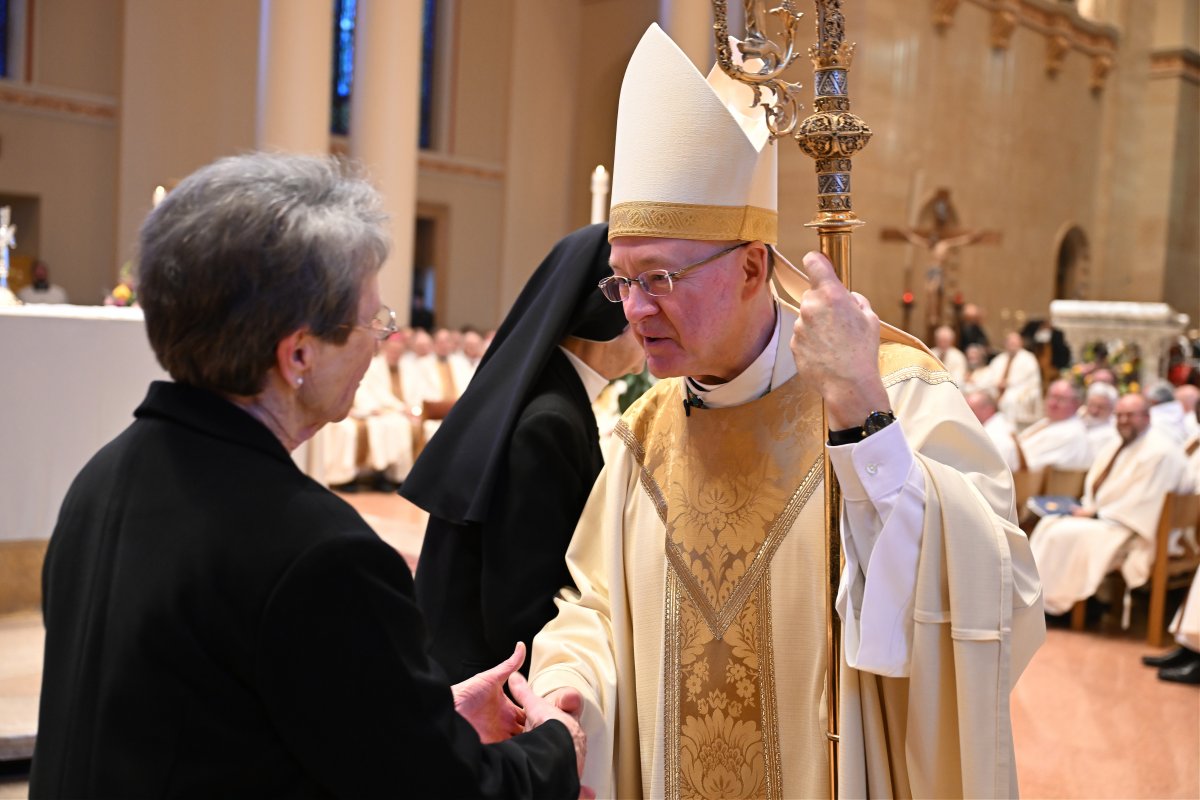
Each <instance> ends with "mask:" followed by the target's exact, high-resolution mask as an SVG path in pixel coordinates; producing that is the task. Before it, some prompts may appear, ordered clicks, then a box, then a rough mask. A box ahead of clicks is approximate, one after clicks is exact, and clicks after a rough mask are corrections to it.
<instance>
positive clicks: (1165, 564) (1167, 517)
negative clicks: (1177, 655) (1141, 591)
mask: <svg viewBox="0 0 1200 800" xmlns="http://www.w3.org/2000/svg"><path fill="white" fill-rule="evenodd" d="M1188 528H1192V529H1195V530H1196V531H1197V532H1198V533H1200V494H1177V493H1175V492H1169V493H1168V494H1167V496H1166V497H1164V498H1163V505H1162V511H1161V512H1159V515H1158V528H1157V530H1156V531H1155V534H1154V566H1153V568H1152V569H1151V572H1150V580H1149V582H1148V584H1147V585H1148V586H1149V589H1150V614H1149V619H1148V620H1147V622H1146V643H1147V644H1148V645H1150V646H1151V647H1162V643H1163V638H1164V637H1163V634H1164V632H1165V630H1166V622H1165V620H1164V619H1163V618H1164V617H1165V616H1166V604H1167V590H1168V589H1175V588H1179V587H1186V586H1188V585H1190V584H1191V582H1192V579H1193V578H1194V577H1195V574H1196V570H1197V568H1200V551H1197V550H1196V548H1195V547H1194V546H1193V545H1192V544H1191V542H1189V541H1188V540H1187V537H1186V536H1184V537H1180V544H1181V546H1182V547H1183V548H1184V552H1183V554H1182V555H1177V556H1172V555H1170V554H1169V553H1168V552H1167V546H1168V545H1169V544H1170V539H1171V531H1174V530H1186V529H1188ZM1117 574H1118V575H1119V574H1120V572H1119V571H1118V572H1117ZM1086 609H1087V601H1086V600H1080V601H1079V602H1077V603H1076V604H1075V607H1074V608H1073V609H1072V610H1071V630H1076V631H1081V630H1083V629H1084V627H1085V622H1086Z"/></svg>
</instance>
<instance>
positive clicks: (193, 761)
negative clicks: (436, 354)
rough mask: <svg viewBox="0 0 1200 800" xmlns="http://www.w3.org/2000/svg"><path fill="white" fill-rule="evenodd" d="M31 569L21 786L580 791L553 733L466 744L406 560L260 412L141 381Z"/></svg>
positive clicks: (506, 793)
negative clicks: (29, 696) (129, 412)
mask: <svg viewBox="0 0 1200 800" xmlns="http://www.w3.org/2000/svg"><path fill="white" fill-rule="evenodd" d="M135 416H136V418H137V419H136V421H135V422H134V423H133V425H131V426H130V427H129V428H128V429H127V430H126V431H125V432H123V433H122V434H121V435H120V436H118V437H117V438H116V439H115V440H114V441H113V442H111V443H109V444H108V445H107V446H105V447H104V448H103V449H102V450H101V451H100V452H99V453H98V454H97V455H96V456H95V457H94V458H93V459H92V460H91V462H89V464H88V465H87V466H86V467H84V469H83V471H82V472H81V473H80V474H79V476H78V477H77V478H76V479H75V482H74V484H73V485H72V487H71V490H70V492H69V493H68V495H67V498H66V500H65V501H64V503H63V507H62V511H61V513H60V516H59V520H58V525H57V527H56V528H55V531H54V535H53V537H52V538H51V540H50V545H49V550H48V552H47V555H46V564H45V570H44V576H43V591H44V601H43V602H44V612H45V622H46V658H45V670H44V674H43V681H42V696H41V711H40V719H39V731H38V739H37V744H36V749H35V752H34V758H33V767H32V775H31V783H30V793H31V795H32V796H33V797H142V796H152V795H153V796H196V797H232V796H246V797H316V796H343V797H373V796H382V795H390V796H397V795H401V796H405V795H406V796H410V797H433V796H449V797H467V796H470V797H484V796H487V797H549V796H562V797H567V796H572V797H573V796H575V795H576V794H577V792H578V780H577V778H576V774H575V761H574V751H573V748H572V745H571V740H570V736H569V735H568V734H567V731H566V729H565V728H564V727H563V726H562V725H561V724H559V723H557V722H551V723H548V724H546V725H544V726H542V727H540V728H538V729H537V730H535V731H533V732H532V733H529V734H525V735H523V736H520V737H517V738H515V739H512V740H509V741H508V742H504V743H502V744H498V745H487V746H485V745H482V744H480V742H479V739H478V737H477V736H476V735H475V732H474V731H473V729H472V728H471V727H470V725H469V724H468V723H467V722H466V721H465V720H463V719H462V718H461V717H459V716H458V715H457V714H456V713H455V712H454V709H453V702H452V698H451V693H450V690H449V687H448V684H447V681H446V679H445V676H444V675H443V674H442V673H441V672H440V670H438V669H437V668H436V667H435V666H434V665H433V664H432V663H431V662H430V661H429V660H428V658H427V656H426V655H425V653H424V651H423V648H422V646H421V643H422V641H423V637H424V635H425V632H424V625H423V623H422V620H421V615H420V613H419V611H418V609H417V607H416V604H415V603H414V601H413V596H412V576H411V573H410V572H409V570H408V567H407V565H406V564H405V562H404V560H403V559H402V558H401V557H400V556H399V555H398V554H397V553H396V552H395V551H394V550H392V549H391V548H390V547H389V546H388V545H386V544H385V543H384V542H382V541H381V540H380V539H379V538H378V537H377V536H376V535H375V534H374V532H372V531H371V529H370V528H369V527H368V526H367V524H366V523H365V522H363V520H362V518H361V517H359V516H358V514H357V513H355V511H354V510H353V509H352V508H350V506H348V505H347V504H345V503H344V502H343V501H341V500H340V499H338V498H337V497H336V496H334V495H333V494H331V493H330V492H328V491H326V490H325V489H323V488H322V487H321V486H319V485H318V484H316V483H315V482H313V481H312V480H310V479H309V478H307V477H306V476H304V475H303V474H302V473H301V472H300V471H299V470H298V469H297V468H296V466H295V464H294V463H293V462H292V460H291V458H290V457H289V455H288V453H287V452H286V450H285V449H284V448H283V446H282V445H281V444H280V443H279V442H278V440H276V439H275V437H274V436H273V435H272V434H271V433H270V432H269V431H268V430H267V429H266V428H265V427H264V426H263V425H261V424H260V423H259V422H258V421H256V420H255V419H254V418H253V417H251V416H250V415H249V414H247V413H245V412H244V411H242V410H241V409H238V408H237V407H235V406H234V405H232V404H231V403H229V402H227V401H225V400H224V399H222V398H219V397H217V396H216V395H213V394H210V393H208V392H204V391H200V390H197V389H192V388H188V387H184V386H180V385H176V384H171V383H155V384H153V385H152V386H151V388H150V392H149V394H148V395H147V397H146V400H145V402H144V403H143V404H142V405H141V407H139V408H138V410H137V412H136V414H135Z"/></svg>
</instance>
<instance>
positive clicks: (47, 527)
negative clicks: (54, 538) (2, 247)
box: [0, 305, 168, 540]
mask: <svg viewBox="0 0 1200 800" xmlns="http://www.w3.org/2000/svg"><path fill="white" fill-rule="evenodd" d="M167 377H168V376H167V374H166V372H164V371H163V369H162V367H160V366H159V365H158V361H156V360H155V358H154V352H153V351H152V350H151V349H150V343H149V342H148V341H147V340H146V325H145V321H144V318H143V316H142V311H141V309H139V308H117V307H111V306H109V307H105V306H71V305H38V306H32V305H31V306H15V307H7V308H0V540H15V539H47V538H49V536H50V533H51V532H52V531H53V530H54V522H55V520H56V519H57V517H58V509H59V506H60V505H61V504H62V501H63V497H65V496H66V493H67V489H68V488H69V487H70V485H71V481H72V480H73V479H74V478H75V475H76V474H77V473H78V472H79V470H80V469H82V468H83V465H84V464H86V463H87V461H88V459H90V458H91V457H92V455H94V454H95V452H96V451H97V450H99V449H100V448H101V447H102V446H103V445H104V444H105V443H107V442H108V441H109V440H110V439H112V438H113V437H114V436H116V435H117V434H118V433H120V432H121V431H122V430H124V429H125V428H126V427H127V426H128V425H129V423H131V422H132V421H133V410H134V409H135V408H137V406H138V404H139V403H140V402H141V401H142V399H143V398H144V397H145V396H146V388H147V386H148V385H149V384H150V382H151V381H154V380H164V379H167Z"/></svg>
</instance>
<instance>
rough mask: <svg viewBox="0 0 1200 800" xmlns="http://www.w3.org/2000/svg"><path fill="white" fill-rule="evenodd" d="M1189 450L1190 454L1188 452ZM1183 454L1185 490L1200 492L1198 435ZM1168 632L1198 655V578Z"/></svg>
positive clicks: (1199, 599)
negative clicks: (1186, 474) (1187, 477)
mask: <svg viewBox="0 0 1200 800" xmlns="http://www.w3.org/2000/svg"><path fill="white" fill-rule="evenodd" d="M1189 450H1190V451H1191V452H1188V451H1189ZM1184 453H1185V455H1186V457H1187V460H1188V472H1189V474H1190V476H1191V485H1190V486H1188V487H1186V488H1187V490H1189V491H1191V492H1200V434H1196V435H1195V436H1192V437H1191V438H1190V439H1188V441H1187V444H1186V445H1185V446H1184ZM1193 534H1194V535H1195V537H1196V538H1197V539H1200V530H1197V531H1194V532H1193ZM1170 631H1171V633H1173V634H1175V641H1176V642H1177V643H1178V644H1180V645H1182V646H1183V647H1186V648H1187V649H1189V650H1192V651H1194V652H1197V653H1200V576H1198V577H1193V578H1192V586H1191V588H1190V589H1188V594H1187V597H1186V598H1185V599H1184V601H1183V605H1181V606H1180V607H1179V610H1178V611H1176V612H1175V619H1174V620H1172V622H1171V627H1170Z"/></svg>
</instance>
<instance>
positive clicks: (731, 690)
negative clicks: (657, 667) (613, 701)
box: [616, 379, 824, 799]
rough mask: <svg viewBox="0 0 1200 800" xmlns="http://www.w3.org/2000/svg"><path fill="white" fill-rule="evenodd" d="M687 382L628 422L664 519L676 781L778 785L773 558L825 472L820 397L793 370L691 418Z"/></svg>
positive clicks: (725, 787)
mask: <svg viewBox="0 0 1200 800" xmlns="http://www.w3.org/2000/svg"><path fill="white" fill-rule="evenodd" d="M681 392H682V389H681V387H680V386H679V385H678V379H670V380H667V381H662V382H660V384H659V385H658V386H656V387H655V388H654V389H652V390H651V391H650V392H647V394H646V395H643V397H642V398H641V399H640V400H639V401H638V405H637V406H635V408H634V409H631V410H630V412H629V413H627V415H626V417H625V419H624V420H623V421H622V422H621V423H619V424H618V425H617V428H616V431H617V436H618V437H619V438H620V440H621V441H622V442H623V443H624V444H625V445H626V446H627V447H629V449H630V453H631V455H632V456H633V457H634V458H635V459H636V461H637V463H638V466H639V467H640V470H641V474H640V476H639V482H640V483H641V484H642V487H643V489H644V490H645V491H646V493H647V495H648V496H649V497H650V498H651V500H652V501H653V502H654V505H655V508H656V509H658V511H659V516H660V519H662V521H663V523H664V525H665V541H664V547H665V549H666V554H667V562H668V567H667V572H666V577H665V581H666V585H665V587H664V597H665V603H664V609H663V613H664V620H663V635H664V643H663V686H664V695H663V705H664V715H665V716H664V726H665V727H664V737H665V739H664V770H665V775H664V794H665V796H666V797H668V798H673V799H675V798H691V797H712V796H721V797H770V798H779V797H782V796H783V764H782V751H781V745H780V740H779V718H778V698H777V696H776V680H775V677H776V676H775V663H774V649H773V639H774V637H773V633H772V630H771V619H772V613H771V582H770V564H771V560H772V556H773V555H774V553H775V551H776V550H777V549H778V547H779V545H780V544H781V543H782V542H783V540H784V538H785V537H786V535H787V533H788V531H790V530H791V528H792V525H793V524H794V523H795V521H796V518H797V516H798V515H799V513H800V511H801V509H802V508H803V507H804V504H805V503H806V502H807V501H808V499H809V498H810V497H812V496H813V494H814V493H815V490H816V488H817V487H818V486H819V485H820V483H821V477H822V470H821V464H822V462H821V453H822V449H823V438H824V437H823V436H822V435H821V427H820V419H821V410H820V409H821V406H820V399H819V397H817V395H816V394H815V393H814V392H812V391H811V390H807V389H804V388H803V385H802V382H801V381H799V380H795V379H793V380H789V381H788V382H786V383H785V384H783V386H781V387H779V388H777V389H775V390H774V391H772V392H770V393H769V394H767V395H766V396H765V397H763V398H760V399H759V400H756V401H753V402H751V403H747V404H745V405H742V406H736V407H733V408H726V409H703V410H698V411H696V412H694V413H692V414H691V416H690V417H689V416H687V415H685V414H684V410H683V406H682V403H680V402H678V398H679V397H680V396H681Z"/></svg>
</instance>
